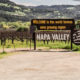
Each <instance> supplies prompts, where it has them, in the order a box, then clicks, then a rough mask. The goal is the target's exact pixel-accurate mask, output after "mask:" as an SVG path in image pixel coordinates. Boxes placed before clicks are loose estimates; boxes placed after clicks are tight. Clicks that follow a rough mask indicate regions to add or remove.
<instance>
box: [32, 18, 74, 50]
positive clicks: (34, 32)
mask: <svg viewBox="0 0 80 80" xmlns="http://www.w3.org/2000/svg"><path fill="white" fill-rule="evenodd" d="M33 20H36V21H38V22H37V23H36V24H34V23H33ZM39 20H43V21H44V22H46V21H48V24H41V23H39V22H40V21H39ZM50 21H58V22H59V21H62V24H61V23H58V22H57V23H58V24H55V23H54V24H50ZM64 21H65V23H66V22H67V23H68V24H67V23H66V24H63V22H64ZM69 21H72V24H71V22H70V24H69ZM44 22H43V23H44ZM31 26H32V27H33V26H36V27H40V26H66V29H52V30H70V31H71V34H70V35H71V50H72V48H73V45H72V44H73V30H74V27H75V21H74V19H32V20H31ZM67 26H68V27H70V28H67ZM35 30H36V29H34V31H31V32H33V33H32V35H33V41H34V50H36V31H35ZM38 30H39V29H38ZM40 30H41V29H40ZM42 30H43V31H45V30H47V29H45V30H44V29H42Z"/></svg>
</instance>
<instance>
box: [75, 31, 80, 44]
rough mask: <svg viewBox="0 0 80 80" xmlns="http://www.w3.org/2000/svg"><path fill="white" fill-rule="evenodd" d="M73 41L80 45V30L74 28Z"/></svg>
mask: <svg viewBox="0 0 80 80" xmlns="http://www.w3.org/2000/svg"><path fill="white" fill-rule="evenodd" d="M73 43H74V44H76V45H80V30H75V31H74V34H73Z"/></svg>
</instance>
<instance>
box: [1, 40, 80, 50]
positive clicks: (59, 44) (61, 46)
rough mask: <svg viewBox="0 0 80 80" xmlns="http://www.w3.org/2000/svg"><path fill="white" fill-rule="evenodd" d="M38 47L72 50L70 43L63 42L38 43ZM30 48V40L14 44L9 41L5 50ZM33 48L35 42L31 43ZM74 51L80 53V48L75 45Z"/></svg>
mask: <svg viewBox="0 0 80 80" xmlns="http://www.w3.org/2000/svg"><path fill="white" fill-rule="evenodd" d="M36 46H37V48H38V47H45V48H49V49H70V48H71V43H70V42H63V41H54V42H52V41H49V42H48V44H47V41H45V44H44V42H43V41H37V42H36ZM29 47H30V40H24V42H21V41H17V40H14V44H12V41H11V40H7V41H6V44H5V46H4V48H29ZM31 47H32V48H33V47H34V44H33V41H32V42H31ZM0 48H1V49H2V48H3V46H2V45H1V44H0ZM73 50H74V51H80V46H77V45H75V44H73Z"/></svg>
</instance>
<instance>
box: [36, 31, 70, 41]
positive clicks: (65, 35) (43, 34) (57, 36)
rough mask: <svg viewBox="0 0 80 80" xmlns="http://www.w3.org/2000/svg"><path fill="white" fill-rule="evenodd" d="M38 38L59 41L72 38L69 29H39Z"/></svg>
mask: <svg viewBox="0 0 80 80" xmlns="http://www.w3.org/2000/svg"><path fill="white" fill-rule="evenodd" d="M36 40H40V41H41V40H48V41H49V40H57V41H68V40H70V32H69V31H65V32H62V31H58V32H57V31H39V32H36Z"/></svg>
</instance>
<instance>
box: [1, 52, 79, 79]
mask: <svg viewBox="0 0 80 80" xmlns="http://www.w3.org/2000/svg"><path fill="white" fill-rule="evenodd" d="M16 53H18V54H15V55H12V56H8V57H5V58H3V59H0V80H80V53H75V52H67V51H52V50H51V51H48V52H47V51H42V52H41V51H22V52H16Z"/></svg>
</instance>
